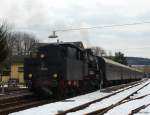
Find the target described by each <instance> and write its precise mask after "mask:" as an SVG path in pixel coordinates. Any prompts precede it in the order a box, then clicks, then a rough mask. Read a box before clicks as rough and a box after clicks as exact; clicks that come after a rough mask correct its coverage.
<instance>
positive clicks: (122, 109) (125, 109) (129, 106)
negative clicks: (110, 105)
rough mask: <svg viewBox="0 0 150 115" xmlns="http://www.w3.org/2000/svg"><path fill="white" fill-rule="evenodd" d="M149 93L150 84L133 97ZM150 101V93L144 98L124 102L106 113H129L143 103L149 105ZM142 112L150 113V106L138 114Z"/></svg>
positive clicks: (112, 114) (118, 114)
mask: <svg viewBox="0 0 150 115" xmlns="http://www.w3.org/2000/svg"><path fill="white" fill-rule="evenodd" d="M147 94H150V84H149V85H148V86H146V87H145V88H143V89H142V90H140V91H138V93H137V94H136V95H134V96H132V97H131V98H132V99H134V98H137V97H140V96H144V95H147ZM149 103H150V95H149V96H146V97H144V98H142V99H138V100H133V101H130V102H128V103H124V104H122V105H120V106H118V107H115V108H114V109H112V110H110V111H108V112H107V113H106V114H105V115H120V113H121V115H128V114H129V113H130V112H131V111H132V110H134V109H136V108H138V107H140V106H142V105H147V104H149ZM142 114H146V115H150V106H149V107H147V108H145V109H143V110H141V111H140V112H139V113H137V114H136V115H142Z"/></svg>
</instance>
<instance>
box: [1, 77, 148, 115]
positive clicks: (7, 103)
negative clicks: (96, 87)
mask: <svg viewBox="0 0 150 115" xmlns="http://www.w3.org/2000/svg"><path fill="white" fill-rule="evenodd" d="M143 82H145V81H144V80H143V81H137V82H132V83H128V84H123V85H118V86H112V87H109V88H105V89H103V90H102V91H103V92H113V91H116V90H118V89H120V90H119V91H118V92H115V93H112V94H110V95H108V96H105V97H103V98H100V99H97V100H95V101H92V102H89V103H86V104H84V105H81V106H78V107H76V108H73V109H70V110H67V111H60V113H59V114H60V115H64V114H67V113H69V112H74V111H78V110H81V109H83V108H85V107H88V106H89V105H90V104H92V103H95V102H97V101H101V100H103V99H105V98H108V97H111V96H113V95H115V94H117V93H119V92H121V91H123V90H125V89H127V88H125V87H127V86H129V87H128V89H129V88H131V87H134V86H137V85H139V84H140V83H143ZM130 85H132V86H130ZM121 88H125V89H122V90H121ZM59 100H60V99H56V98H55V99H54V98H53V99H52V98H51V99H49V100H47V99H40V98H37V97H36V96H34V95H33V94H32V93H31V92H22V93H21V94H20V93H19V91H18V92H16V93H14V94H12V95H7V96H4V97H3V98H1V97H0V115H1V114H2V115H7V114H8V113H12V112H16V111H20V110H24V109H28V108H31V107H36V106H40V105H43V104H48V103H52V102H56V101H59ZM61 100H62V99H61Z"/></svg>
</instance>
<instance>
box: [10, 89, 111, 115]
mask: <svg viewBox="0 0 150 115" xmlns="http://www.w3.org/2000/svg"><path fill="white" fill-rule="evenodd" d="M109 94H110V93H100V91H96V92H93V93H89V94H85V95H82V96H77V97H74V98H70V99H66V100H63V101H59V102H55V103H50V104H46V105H43V106H39V107H35V108H31V109H27V110H24V111H20V112H16V113H12V114H10V115H53V114H57V113H58V112H59V111H65V110H68V109H71V108H73V107H76V106H79V105H81V104H84V103H87V102H90V101H93V100H96V99H99V98H101V97H104V96H106V95H109Z"/></svg>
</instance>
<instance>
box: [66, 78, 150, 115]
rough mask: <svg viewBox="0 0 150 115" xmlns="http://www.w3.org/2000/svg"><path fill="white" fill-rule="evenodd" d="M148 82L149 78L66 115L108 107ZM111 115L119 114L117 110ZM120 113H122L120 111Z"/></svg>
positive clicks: (80, 113)
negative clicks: (144, 81) (116, 112)
mask: <svg viewBox="0 0 150 115" xmlns="http://www.w3.org/2000/svg"><path fill="white" fill-rule="evenodd" d="M148 82H150V80H149V81H147V82H146V83H143V84H141V85H138V86H136V87H133V88H131V89H128V90H125V91H123V92H121V93H118V94H116V95H114V96H111V97H109V98H107V99H105V100H102V101H100V102H97V103H94V104H91V105H90V106H89V107H87V108H85V109H83V110H80V111H77V112H72V113H68V114H67V115H83V114H86V113H90V112H92V111H95V110H97V109H102V108H105V107H108V106H110V105H112V104H115V103H117V102H119V101H120V100H122V99H124V98H125V97H127V96H128V95H130V94H132V92H134V91H136V90H137V89H139V88H141V87H142V86H144V85H145V84H147V83H148ZM111 115H120V112H119V114H111ZM121 115H122V112H121ZM126 115H127V114H126Z"/></svg>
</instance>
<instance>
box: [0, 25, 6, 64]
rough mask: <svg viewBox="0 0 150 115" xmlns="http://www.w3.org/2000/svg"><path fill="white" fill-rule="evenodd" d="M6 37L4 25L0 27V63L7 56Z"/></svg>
mask: <svg viewBox="0 0 150 115" xmlns="http://www.w3.org/2000/svg"><path fill="white" fill-rule="evenodd" d="M7 35H8V31H7V27H6V25H5V24H2V25H0V63H1V62H2V61H4V59H5V58H6V57H7V55H8V47H7Z"/></svg>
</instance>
